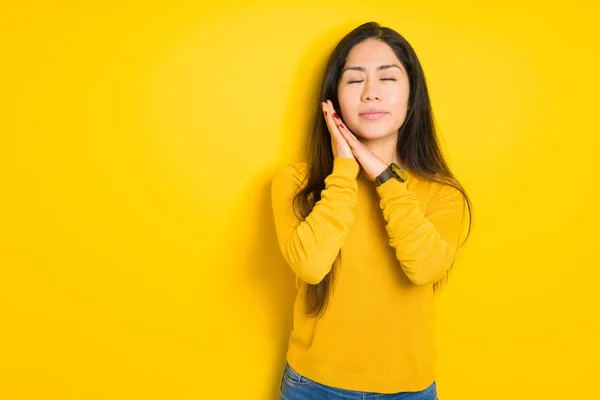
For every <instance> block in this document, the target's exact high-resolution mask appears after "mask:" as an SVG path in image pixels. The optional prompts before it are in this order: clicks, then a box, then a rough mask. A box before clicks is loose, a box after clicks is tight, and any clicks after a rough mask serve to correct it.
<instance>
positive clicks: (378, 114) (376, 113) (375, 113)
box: [360, 111, 386, 119]
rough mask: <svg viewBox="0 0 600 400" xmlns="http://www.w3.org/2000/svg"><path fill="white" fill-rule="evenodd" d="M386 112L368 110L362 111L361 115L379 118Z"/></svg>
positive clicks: (368, 117) (366, 117)
mask: <svg viewBox="0 0 600 400" xmlns="http://www.w3.org/2000/svg"><path fill="white" fill-rule="evenodd" d="M385 114H386V112H385V111H368V112H366V113H361V114H360V116H361V117H363V118H365V119H379V118H381V117H383V116H384V115H385Z"/></svg>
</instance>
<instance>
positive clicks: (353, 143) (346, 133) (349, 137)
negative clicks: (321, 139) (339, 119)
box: [338, 123, 362, 149]
mask: <svg viewBox="0 0 600 400" xmlns="http://www.w3.org/2000/svg"><path fill="white" fill-rule="evenodd" d="M338 129H339V131H340V133H341V134H342V136H343V137H344V139H346V142H348V144H349V145H350V147H352V148H353V149H356V148H358V147H360V146H362V143H361V142H360V141H359V140H358V139H357V138H356V136H354V134H353V133H352V132H350V130H348V128H346V125H344V124H343V123H339V124H338Z"/></svg>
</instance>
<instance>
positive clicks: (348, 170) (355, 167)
mask: <svg viewBox="0 0 600 400" xmlns="http://www.w3.org/2000/svg"><path fill="white" fill-rule="evenodd" d="M359 172H360V164H359V163H358V161H356V160H354V159H352V158H346V157H336V158H334V159H333V172H332V173H333V174H335V175H338V176H347V177H351V178H356V177H357V176H358V173H359Z"/></svg>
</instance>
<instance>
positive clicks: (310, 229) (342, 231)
mask: <svg viewBox="0 0 600 400" xmlns="http://www.w3.org/2000/svg"><path fill="white" fill-rule="evenodd" d="M359 171H360V165H359V164H358V162H357V161H356V160H353V159H351V158H344V157H337V158H335V159H334V161H333V171H332V172H331V174H330V175H328V176H327V177H326V178H325V189H324V190H322V191H321V199H320V200H319V201H317V202H316V203H315V205H314V207H313V209H312V211H311V212H310V214H309V215H308V216H307V217H306V218H305V219H304V220H303V221H300V220H298V218H297V217H296V215H295V213H294V210H293V208H292V200H293V198H294V195H295V194H296V193H297V191H298V189H299V187H298V185H299V183H300V180H301V177H300V176H299V174H298V172H297V171H296V170H295V169H294V167H293V166H291V165H289V164H288V165H286V166H285V167H284V168H283V169H282V170H281V171H280V172H278V173H277V174H276V175H275V177H274V178H273V181H272V184H271V199H272V207H273V216H274V220H275V230H276V232H277V240H278V242H279V248H280V250H281V253H282V254H283V258H284V259H285V260H286V262H287V263H288V264H289V265H290V267H291V268H292V270H293V271H294V273H295V274H296V276H297V277H299V278H300V279H302V280H303V281H305V282H308V283H310V284H317V283H319V282H320V281H321V280H323V278H324V277H325V275H327V273H329V271H330V270H331V266H332V264H333V262H334V261H335V259H336V257H337V255H338V253H339V251H340V249H341V247H342V244H343V243H344V241H345V239H346V235H347V233H348V231H349V229H350V227H351V226H352V224H353V223H354V207H355V205H356V200H357V195H358V184H357V180H356V177H357V176H358V173H359Z"/></svg>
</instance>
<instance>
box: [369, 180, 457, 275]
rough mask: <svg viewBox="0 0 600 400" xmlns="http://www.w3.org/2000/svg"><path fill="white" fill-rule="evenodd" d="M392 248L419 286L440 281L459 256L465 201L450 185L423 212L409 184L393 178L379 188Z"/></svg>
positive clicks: (443, 188)
mask: <svg viewBox="0 0 600 400" xmlns="http://www.w3.org/2000/svg"><path fill="white" fill-rule="evenodd" d="M377 192H378V193H379V196H380V199H381V200H380V207H381V209H382V210H383V216H384V219H385V221H386V230H387V232H388V235H389V238H390V245H391V246H392V247H393V248H394V249H395V250H396V258H397V259H398V261H399V262H400V265H401V267H402V269H403V271H404V273H405V274H406V276H407V277H408V278H409V279H410V280H411V281H412V282H413V283H415V284H417V285H425V284H431V283H434V282H436V281H438V280H439V279H440V278H442V277H443V276H444V274H445V273H446V272H447V271H448V270H449V269H450V267H451V266H452V263H453V261H454V257H455V255H456V249H457V246H458V240H459V236H460V228H461V225H462V216H463V210H464V202H463V196H462V193H461V192H460V191H459V190H458V189H456V188H454V187H451V186H448V185H443V187H442V189H441V190H440V191H439V192H438V193H437V194H436V195H435V197H434V198H433V199H432V200H431V203H430V205H429V206H428V208H427V213H423V211H422V210H421V208H420V206H419V202H418V200H417V198H416V195H415V194H414V193H413V192H411V191H409V190H408V189H407V186H406V182H400V181H398V180H396V179H390V180H389V181H386V182H385V183H383V184H382V185H381V186H378V187H377Z"/></svg>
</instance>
